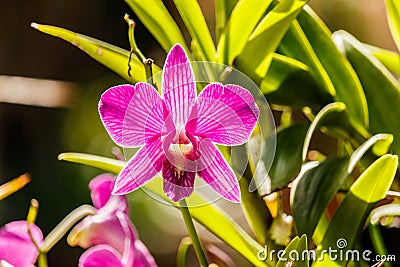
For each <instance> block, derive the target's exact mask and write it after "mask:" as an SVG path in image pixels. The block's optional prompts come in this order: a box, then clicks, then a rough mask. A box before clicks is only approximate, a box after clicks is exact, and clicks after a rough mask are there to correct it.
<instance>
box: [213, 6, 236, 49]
mask: <svg viewBox="0 0 400 267" xmlns="http://www.w3.org/2000/svg"><path fill="white" fill-rule="evenodd" d="M237 2H238V0H216V1H215V34H216V36H217V42H218V41H219V39H220V37H221V34H222V32H223V31H224V29H225V24H226V21H227V20H229V18H230V16H231V14H232V10H233V9H234V8H235V6H236V4H237Z"/></svg>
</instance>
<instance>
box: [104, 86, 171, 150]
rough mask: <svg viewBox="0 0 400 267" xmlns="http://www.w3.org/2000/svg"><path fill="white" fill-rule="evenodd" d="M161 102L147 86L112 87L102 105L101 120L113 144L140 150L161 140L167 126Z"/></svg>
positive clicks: (155, 92)
mask: <svg viewBox="0 0 400 267" xmlns="http://www.w3.org/2000/svg"><path fill="white" fill-rule="evenodd" d="M162 106H163V105H162V100H161V97H160V95H159V94H158V92H157V91H156V89H155V88H154V87H153V86H151V85H150V84H147V83H137V84H136V85H135V86H132V85H120V86H115V87H111V88H110V89H108V90H107V91H106V92H104V93H103V95H102V96H101V99H100V102H99V112H100V118H101V120H102V122H103V124H104V127H105V128H106V130H107V132H108V134H109V135H110V136H111V138H112V139H113V141H114V142H115V143H116V144H118V145H120V146H123V147H137V146H141V145H144V144H145V143H146V142H147V141H148V140H152V139H153V138H155V137H157V136H159V135H160V134H161V131H162V127H163V124H164V119H163V110H162Z"/></svg>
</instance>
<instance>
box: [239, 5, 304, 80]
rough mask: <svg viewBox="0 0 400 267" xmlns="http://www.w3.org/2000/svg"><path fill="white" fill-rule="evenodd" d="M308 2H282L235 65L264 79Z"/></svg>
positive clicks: (250, 39) (251, 39)
mask: <svg viewBox="0 0 400 267" xmlns="http://www.w3.org/2000/svg"><path fill="white" fill-rule="evenodd" d="M307 2H308V1H307V0H282V1H280V2H279V3H278V4H277V5H276V6H275V7H274V8H273V9H272V10H271V11H270V12H268V14H267V15H266V16H265V17H264V18H263V20H262V21H261V22H260V23H259V24H258V26H257V27H256V29H255V30H254V32H252V34H251V36H250V38H249V40H248V42H247V43H246V45H245V46H244V47H243V51H241V53H240V54H238V56H237V58H236V59H235V62H234V65H235V66H236V67H237V68H238V69H240V70H241V71H243V72H244V73H245V74H247V75H249V77H250V78H252V79H253V78H254V77H252V76H250V75H252V73H253V72H255V73H256V74H257V75H258V76H261V77H264V76H265V74H266V73H267V71H268V68H269V66H270V64H271V61H272V58H273V53H274V52H275V50H276V49H277V47H278V45H279V43H280V41H281V40H282V38H283V36H284V35H285V33H286V31H287V29H288V28H289V27H290V25H291V23H292V21H293V19H295V18H296V16H297V15H298V14H299V12H300V11H301V10H302V8H303V6H304V5H305V4H306V3H307Z"/></svg>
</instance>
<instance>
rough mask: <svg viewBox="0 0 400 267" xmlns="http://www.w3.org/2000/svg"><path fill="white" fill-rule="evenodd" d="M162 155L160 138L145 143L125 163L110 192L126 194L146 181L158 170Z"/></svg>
mask: <svg viewBox="0 0 400 267" xmlns="http://www.w3.org/2000/svg"><path fill="white" fill-rule="evenodd" d="M164 157H165V156H164V152H163V149H162V146H161V139H160V138H157V139H156V140H153V141H152V142H151V143H149V144H146V145H145V146H144V147H142V148H141V149H140V150H139V151H138V152H137V153H136V154H135V156H133V157H132V159H130V160H129V161H128V162H127V163H126V164H125V166H124V168H123V169H122V170H121V172H120V173H119V175H118V177H117V180H116V182H115V185H114V191H113V192H112V194H115V195H122V194H127V193H129V192H131V191H133V190H136V189H137V188H139V187H140V186H142V185H144V184H145V183H147V182H148V181H149V180H150V179H152V178H154V176H156V174H157V173H159V172H160V170H161V166H162V162H163V160H164Z"/></svg>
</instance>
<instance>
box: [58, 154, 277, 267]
mask: <svg viewBox="0 0 400 267" xmlns="http://www.w3.org/2000/svg"><path fill="white" fill-rule="evenodd" d="M61 155H62V156H61ZM61 155H60V156H59V158H60V160H66V161H71V162H77V163H81V164H85V165H88V166H93V167H96V168H100V169H104V170H106V171H110V172H113V173H119V172H120V171H121V169H122V167H123V164H122V163H123V162H121V161H116V160H113V159H109V158H104V157H100V156H94V155H88V154H81V153H63V154H61ZM142 188H143V189H144V190H147V191H150V192H151V193H152V194H153V195H154V196H156V197H157V198H161V199H162V200H164V201H166V202H168V203H170V204H171V205H173V206H174V207H176V208H177V206H176V205H177V203H175V202H173V201H171V200H170V199H169V198H168V197H167V196H166V195H165V194H164V191H163V185H162V179H157V178H155V179H152V180H151V181H150V182H148V183H147V184H146V185H144V186H143V187H142ZM186 202H187V204H188V207H189V210H190V214H191V215H192V217H193V218H194V219H195V220H196V221H198V222H199V223H200V224H202V225H203V226H204V227H205V228H206V229H208V230H209V231H210V232H212V233H213V234H215V235H216V236H217V237H219V238H220V239H221V240H222V241H224V242H225V243H226V244H228V245H230V246H231V247H232V248H233V249H235V250H236V251H237V252H239V253H240V254H242V255H243V256H244V257H245V258H246V259H247V260H248V261H250V262H251V263H252V264H254V265H255V266H260V267H261V266H271V264H270V262H261V261H260V260H259V259H258V258H257V254H258V252H259V251H261V250H263V247H262V246H261V245H260V244H259V243H257V241H255V240H254V239H253V238H252V237H251V236H250V235H249V234H248V233H246V231H244V230H243V229H242V228H241V227H240V226H239V225H238V224H237V223H236V222H235V221H234V220H233V219H232V218H231V217H230V216H229V215H227V214H226V213H225V212H224V211H223V210H221V209H220V208H218V207H217V206H216V205H213V204H212V203H209V202H208V201H206V200H205V199H204V198H202V197H201V196H199V195H198V194H196V193H193V194H192V195H191V196H190V197H188V198H186Z"/></svg>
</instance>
